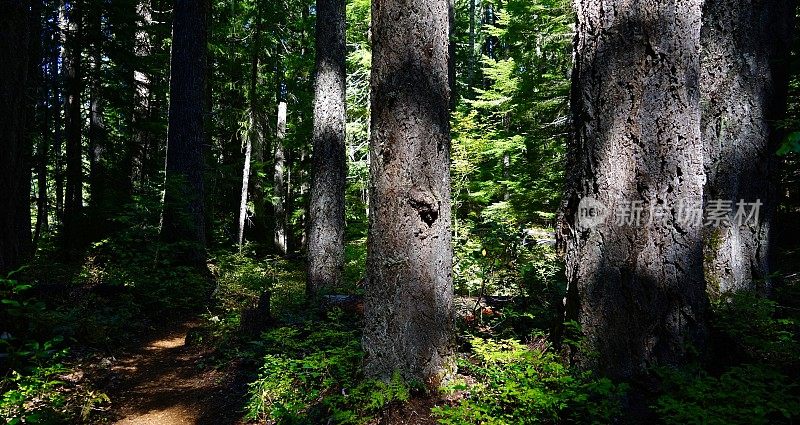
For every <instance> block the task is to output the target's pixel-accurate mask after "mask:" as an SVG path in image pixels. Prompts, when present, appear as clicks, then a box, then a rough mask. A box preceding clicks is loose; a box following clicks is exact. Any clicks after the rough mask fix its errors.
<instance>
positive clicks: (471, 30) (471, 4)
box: [467, 0, 478, 97]
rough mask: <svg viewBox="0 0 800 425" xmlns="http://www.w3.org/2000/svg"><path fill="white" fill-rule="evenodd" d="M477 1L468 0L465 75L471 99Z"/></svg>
mask: <svg viewBox="0 0 800 425" xmlns="http://www.w3.org/2000/svg"><path fill="white" fill-rule="evenodd" d="M477 1H478V0H469V65H468V67H469V68H468V71H467V72H468V73H467V87H468V89H469V90H468V94H469V96H470V97H472V95H473V93H474V84H475V83H474V82H475V3H476V2H477Z"/></svg>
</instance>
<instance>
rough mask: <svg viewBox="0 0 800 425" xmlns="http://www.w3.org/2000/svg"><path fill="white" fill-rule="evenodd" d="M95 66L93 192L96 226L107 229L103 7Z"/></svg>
mask: <svg viewBox="0 0 800 425" xmlns="http://www.w3.org/2000/svg"><path fill="white" fill-rule="evenodd" d="M90 18H91V19H89V25H91V28H90V31H91V35H90V36H91V37H92V52H91V55H92V69H91V78H90V91H89V194H90V202H91V210H92V221H93V223H92V229H95V232H100V233H102V232H103V229H104V228H105V227H106V226H105V220H106V219H107V218H108V214H109V212H110V206H111V205H110V202H109V199H108V196H107V193H108V190H107V189H108V177H109V175H108V170H107V158H105V156H106V151H107V148H108V146H107V137H106V124H105V118H104V116H103V99H102V90H103V87H102V86H103V76H102V72H103V69H102V57H103V56H102V55H103V39H104V36H103V27H102V25H103V24H102V23H103V14H102V12H101V11H100V10H99V9H94V10H92V11H91V17H90Z"/></svg>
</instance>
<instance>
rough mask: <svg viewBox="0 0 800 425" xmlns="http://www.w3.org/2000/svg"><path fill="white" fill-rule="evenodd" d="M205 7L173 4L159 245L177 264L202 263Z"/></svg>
mask: <svg viewBox="0 0 800 425" xmlns="http://www.w3.org/2000/svg"><path fill="white" fill-rule="evenodd" d="M207 13H208V10H207V5H206V2H204V1H191V0H176V1H175V12H174V18H173V24H172V40H173V41H172V58H171V65H170V83H169V90H170V105H169V129H168V131H167V160H166V183H165V186H164V212H163V215H162V219H161V239H162V240H163V241H164V242H167V243H179V244H178V245H177V246H176V247H175V248H174V250H175V251H174V253H175V254H176V258H177V259H178V260H179V261H181V262H186V263H189V264H202V262H203V261H204V260H205V243H206V227H205V219H206V217H205V211H204V196H205V195H204V193H205V191H204V188H205V186H204V182H203V170H204V168H205V167H204V166H205V164H204V144H205V143H206V137H205V132H204V130H203V123H204V119H205V117H204V108H205V105H204V103H205V78H206V69H205V68H206V56H207V52H206V35H207V33H206V24H207V21H206V16H207Z"/></svg>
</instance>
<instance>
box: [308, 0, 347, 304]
mask: <svg viewBox="0 0 800 425" xmlns="http://www.w3.org/2000/svg"><path fill="white" fill-rule="evenodd" d="M344 31H345V1H344V0H319V1H318V2H317V37H316V40H317V76H316V85H315V87H314V136H313V149H314V151H313V157H312V164H313V165H312V171H311V172H312V177H311V201H310V204H309V214H310V215H309V218H310V223H309V226H308V241H307V243H308V286H307V291H308V294H309V295H312V296H314V295H317V294H319V292H320V291H321V290H324V289H325V288H326V287H327V288H331V287H336V286H337V285H339V284H340V283H341V280H342V273H343V272H344V226H345V223H344V191H345V180H346V179H347V163H346V157H345V125H346V122H345V109H346V108H345V54H346V49H345V33H344Z"/></svg>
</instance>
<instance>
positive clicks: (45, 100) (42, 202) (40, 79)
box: [27, 0, 50, 246]
mask: <svg viewBox="0 0 800 425" xmlns="http://www.w3.org/2000/svg"><path fill="white" fill-rule="evenodd" d="M43 9H44V1H43V0H33V1H32V2H31V14H30V27H29V28H30V33H29V40H28V42H29V46H30V47H29V48H28V50H29V52H30V59H29V61H28V62H29V66H28V90H29V96H31V98H32V99H35V101H34V102H31V105H36V106H35V107H34V108H33V109H32V110H31V111H30V112H29V113H28V114H29V115H28V116H27V126H28V129H29V130H28V137H29V139H30V141H29V142H28V143H29V146H33V145H34V144H36V159H35V162H34V165H35V167H36V224H35V225H34V234H33V246H36V243H37V242H38V240H39V237H40V235H41V233H42V231H43V230H44V231H46V230H47V227H48V225H47V159H48V150H49V145H50V139H49V135H50V120H49V112H50V111H49V95H50V91H49V83H48V82H47V77H48V75H47V71H46V70H47V67H46V66H45V61H44V53H43V52H44V35H45V33H44V31H43V28H42V14H43V12H44V10H43ZM48 61H49V58H48ZM35 132H39V133H40V134H39V137H38V140H36V139H37V138H35V137H33V134H34V133H35Z"/></svg>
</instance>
